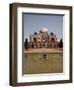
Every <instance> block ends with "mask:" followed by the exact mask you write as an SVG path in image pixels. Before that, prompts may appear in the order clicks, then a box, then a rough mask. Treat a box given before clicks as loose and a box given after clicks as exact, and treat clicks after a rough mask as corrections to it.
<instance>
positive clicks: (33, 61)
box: [23, 53, 63, 74]
mask: <svg viewBox="0 0 74 90" xmlns="http://www.w3.org/2000/svg"><path fill="white" fill-rule="evenodd" d="M46 55H47V56H46V59H44V58H43V54H42V53H25V54H24V66H23V74H39V73H61V72H63V54H62V53H52V54H51V53H48V54H46Z"/></svg>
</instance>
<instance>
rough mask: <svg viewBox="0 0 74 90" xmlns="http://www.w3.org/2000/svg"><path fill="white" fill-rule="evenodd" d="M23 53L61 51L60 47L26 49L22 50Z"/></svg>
mask: <svg viewBox="0 0 74 90" xmlns="http://www.w3.org/2000/svg"><path fill="white" fill-rule="evenodd" d="M24 53H63V50H62V49H59V48H57V49H45V48H42V49H28V50H24Z"/></svg>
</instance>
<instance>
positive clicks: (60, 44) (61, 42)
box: [59, 39, 63, 48]
mask: <svg viewBox="0 0 74 90" xmlns="http://www.w3.org/2000/svg"><path fill="white" fill-rule="evenodd" d="M59 48H63V40H62V39H60V42H59Z"/></svg>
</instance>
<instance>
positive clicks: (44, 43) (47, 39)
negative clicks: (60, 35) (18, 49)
mask: <svg viewBox="0 0 74 90" xmlns="http://www.w3.org/2000/svg"><path fill="white" fill-rule="evenodd" d="M28 48H58V41H57V36H56V35H55V34H54V33H53V32H51V33H50V34H49V33H48V29H47V28H42V29H41V30H40V31H39V32H38V33H37V32H34V34H32V35H30V41H29V42H28Z"/></svg>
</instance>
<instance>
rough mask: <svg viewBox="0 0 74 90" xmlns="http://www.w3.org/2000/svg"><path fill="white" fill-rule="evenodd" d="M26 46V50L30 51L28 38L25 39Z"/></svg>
mask: <svg viewBox="0 0 74 90" xmlns="http://www.w3.org/2000/svg"><path fill="white" fill-rule="evenodd" d="M24 46H25V49H26V50H28V39H27V38H26V39H25V45H24Z"/></svg>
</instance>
